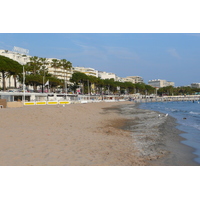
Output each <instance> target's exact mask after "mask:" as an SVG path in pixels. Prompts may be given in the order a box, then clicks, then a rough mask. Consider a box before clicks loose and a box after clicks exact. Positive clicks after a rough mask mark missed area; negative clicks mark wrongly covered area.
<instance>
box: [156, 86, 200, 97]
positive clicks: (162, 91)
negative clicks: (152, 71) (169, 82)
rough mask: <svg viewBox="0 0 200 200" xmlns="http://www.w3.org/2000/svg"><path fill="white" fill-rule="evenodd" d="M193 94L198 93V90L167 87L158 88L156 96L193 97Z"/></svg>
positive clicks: (199, 90)
mask: <svg viewBox="0 0 200 200" xmlns="http://www.w3.org/2000/svg"><path fill="white" fill-rule="evenodd" d="M195 93H200V88H192V87H190V86H182V87H173V86H167V87H163V88H159V89H158V91H157V94H158V95H160V96H163V95H168V96H173V95H194V94H195Z"/></svg>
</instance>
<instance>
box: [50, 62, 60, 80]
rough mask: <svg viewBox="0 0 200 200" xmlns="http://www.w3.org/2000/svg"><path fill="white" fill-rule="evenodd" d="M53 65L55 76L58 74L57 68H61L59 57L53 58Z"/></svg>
mask: <svg viewBox="0 0 200 200" xmlns="http://www.w3.org/2000/svg"><path fill="white" fill-rule="evenodd" d="M51 67H53V68H54V69H55V76H56V75H57V69H58V68H60V63H59V61H58V60H57V59H52V62H51Z"/></svg>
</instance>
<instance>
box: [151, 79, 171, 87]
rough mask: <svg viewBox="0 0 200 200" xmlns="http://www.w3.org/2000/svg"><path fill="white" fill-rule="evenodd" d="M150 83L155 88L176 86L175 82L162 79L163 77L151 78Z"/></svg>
mask: <svg viewBox="0 0 200 200" xmlns="http://www.w3.org/2000/svg"><path fill="white" fill-rule="evenodd" d="M148 84H149V85H151V86H152V87H155V88H162V87H167V86H174V82H171V81H166V80H161V79H155V80H149V81H148Z"/></svg>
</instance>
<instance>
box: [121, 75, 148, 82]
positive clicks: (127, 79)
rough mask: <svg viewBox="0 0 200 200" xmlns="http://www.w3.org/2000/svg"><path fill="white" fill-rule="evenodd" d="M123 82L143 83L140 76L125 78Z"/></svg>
mask: <svg viewBox="0 0 200 200" xmlns="http://www.w3.org/2000/svg"><path fill="white" fill-rule="evenodd" d="M123 82H131V83H143V82H144V80H143V78H142V77H141V76H127V77H126V78H123Z"/></svg>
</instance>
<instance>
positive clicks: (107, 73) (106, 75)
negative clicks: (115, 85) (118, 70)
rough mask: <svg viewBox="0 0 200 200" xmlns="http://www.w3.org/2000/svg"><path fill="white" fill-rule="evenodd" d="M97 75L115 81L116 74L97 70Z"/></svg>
mask: <svg viewBox="0 0 200 200" xmlns="http://www.w3.org/2000/svg"><path fill="white" fill-rule="evenodd" d="M98 77H99V78H101V79H112V78H113V79H114V80H115V81H117V76H116V74H114V73H110V72H102V71H98Z"/></svg>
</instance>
